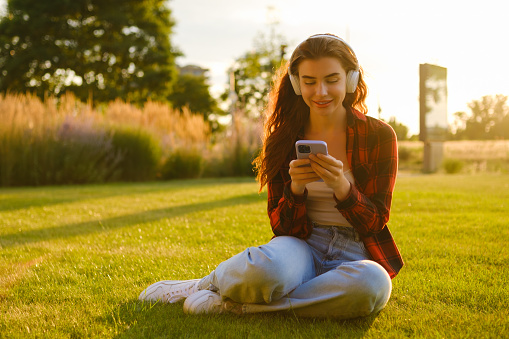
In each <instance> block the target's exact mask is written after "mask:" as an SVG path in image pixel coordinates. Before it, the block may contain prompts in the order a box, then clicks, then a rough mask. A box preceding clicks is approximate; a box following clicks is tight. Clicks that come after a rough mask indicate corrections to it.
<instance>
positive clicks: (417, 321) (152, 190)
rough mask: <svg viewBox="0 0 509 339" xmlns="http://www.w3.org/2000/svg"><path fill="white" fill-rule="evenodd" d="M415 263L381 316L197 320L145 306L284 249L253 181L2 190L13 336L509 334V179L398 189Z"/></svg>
mask: <svg viewBox="0 0 509 339" xmlns="http://www.w3.org/2000/svg"><path fill="white" fill-rule="evenodd" d="M390 228H391V231H392V233H393V235H394V237H395V239H396V241H397V243H398V245H399V247H400V250H401V252H402V254H403V257H404V259H405V262H406V266H405V267H404V268H403V270H402V271H401V272H400V274H399V275H398V276H397V277H396V278H395V279H394V280H393V293H392V297H391V300H390V301H389V304H388V305H387V307H386V308H385V309H384V310H383V311H382V312H381V313H380V314H379V315H378V316H376V317H369V318H365V319H354V320H348V321H337V320H332V319H298V318H295V317H293V316H292V315H291V314H257V315H248V316H236V315H208V316H187V315H185V314H184V313H183V311H182V304H172V305H161V304H156V305H150V304H146V303H145V304H144V303H140V302H138V301H137V297H138V295H139V293H140V292H141V291H142V290H143V289H144V288H145V287H146V286H148V285H149V284H151V283H153V282H156V281H158V280H163V279H189V278H200V277H202V276H204V275H206V274H208V273H209V272H210V271H211V270H213V269H214V267H215V266H216V265H217V264H219V263H220V262H221V261H224V260H225V259H228V258H229V257H231V256H232V255H234V254H236V253H237V252H240V251H242V250H243V249H244V248H245V247H247V246H253V245H260V244H263V243H265V242H267V241H268V240H269V239H270V238H271V235H272V233H271V231H270V226H269V223H268V218H267V214H266V193H262V194H258V193H257V185H256V183H255V182H254V181H253V179H222V180H216V179H214V180H192V181H174V182H164V183H162V182H158V183H141V184H109V185H98V186H66V187H41V188H16V189H0V255H1V256H0V338H4V337H6V338H10V337H26V336H29V335H32V336H34V337H48V338H55V337H57V338H58V337H66V338H69V337H71V338H78V337H101V338H109V337H132V338H140V337H168V338H180V337H186V338H193V337H203V338H267V337H269V338H342V337H344V338H360V337H366V338H404V337H432V338H435V337H436V338H500V337H504V336H505V337H508V336H509V288H508V282H509V250H508V240H509V176H507V175H476V176H460V175H454V176H447V175H430V176H404V177H400V178H398V182H397V186H396V192H395V196H394V201H393V208H392V215H391V221H390Z"/></svg>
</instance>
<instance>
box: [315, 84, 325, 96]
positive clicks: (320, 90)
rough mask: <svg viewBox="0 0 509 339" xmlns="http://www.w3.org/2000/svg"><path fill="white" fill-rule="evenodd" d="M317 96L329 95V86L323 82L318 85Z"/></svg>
mask: <svg viewBox="0 0 509 339" xmlns="http://www.w3.org/2000/svg"><path fill="white" fill-rule="evenodd" d="M316 94H317V95H322V96H323V95H326V94H327V86H326V85H325V84H324V83H323V82H320V83H318V86H317V88H316Z"/></svg>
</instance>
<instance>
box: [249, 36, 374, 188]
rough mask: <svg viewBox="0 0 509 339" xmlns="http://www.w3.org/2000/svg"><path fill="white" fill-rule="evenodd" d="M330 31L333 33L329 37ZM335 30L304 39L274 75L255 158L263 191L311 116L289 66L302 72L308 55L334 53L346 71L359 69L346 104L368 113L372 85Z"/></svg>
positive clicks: (328, 55) (315, 55) (311, 57)
mask: <svg viewBox="0 0 509 339" xmlns="http://www.w3.org/2000/svg"><path fill="white" fill-rule="evenodd" d="M326 35H329V36H331V38H328V37H327V36H326ZM334 37H335V36H334V35H332V34H325V35H320V36H319V37H315V36H311V37H309V38H308V39H307V40H305V41H303V42H302V43H301V44H300V45H299V46H297V48H296V49H295V51H294V52H293V54H292V56H291V58H290V60H289V61H288V63H287V64H286V65H282V67H280V68H279V70H278V71H277V72H276V75H275V76H274V85H273V87H272V90H271V91H270V94H269V104H268V107H267V110H266V111H265V115H266V116H265V124H264V130H263V136H262V141H263V146H262V150H261V152H260V154H259V155H258V157H257V158H256V159H255V160H254V161H253V164H254V165H255V168H256V170H257V178H256V179H257V180H258V183H259V185H260V191H261V190H262V189H263V187H264V186H265V185H266V184H267V182H268V181H269V180H271V179H272V178H274V177H275V176H276V175H277V173H278V172H279V170H280V169H281V167H282V166H283V165H284V164H285V162H286V161H287V160H288V158H289V156H290V155H291V154H292V151H293V148H294V144H295V141H297V139H298V135H299V134H301V133H303V132H304V127H305V126H306V124H307V122H308V119H309V107H308V105H307V104H306V103H305V102H304V100H303V99H302V96H299V95H297V94H295V91H294V90H293V87H292V84H291V82H290V77H289V75H288V70H290V73H291V74H293V75H294V76H296V77H298V75H299V72H298V71H299V65H300V63H301V62H302V61H304V60H307V59H313V60H316V59H319V58H323V57H333V58H336V59H338V60H339V62H340V63H341V65H342V66H343V68H344V69H345V71H346V72H347V73H348V72H349V71H350V70H355V69H358V70H359V82H358V84H357V88H356V89H355V91H354V93H346V96H345V99H344V101H343V106H344V107H345V108H346V109H356V110H358V111H360V112H361V113H364V114H366V113H367V111H368V109H367V106H366V103H365V101H366V96H367V94H368V88H367V86H366V83H365V82H364V73H363V70H362V68H361V67H360V66H359V67H358V61H357V58H356V57H355V54H354V53H353V51H350V49H349V48H348V46H347V45H346V44H344V43H343V42H341V41H339V40H338V39H335V38H334Z"/></svg>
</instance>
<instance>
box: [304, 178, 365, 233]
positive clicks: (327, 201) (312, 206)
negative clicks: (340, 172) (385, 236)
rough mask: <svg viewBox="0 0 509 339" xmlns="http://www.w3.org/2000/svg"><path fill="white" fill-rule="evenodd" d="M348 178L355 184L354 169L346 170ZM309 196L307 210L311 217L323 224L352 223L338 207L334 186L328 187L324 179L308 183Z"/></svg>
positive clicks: (344, 224) (340, 224) (345, 224)
mask: <svg viewBox="0 0 509 339" xmlns="http://www.w3.org/2000/svg"><path fill="white" fill-rule="evenodd" d="M344 174H345V177H346V179H347V180H348V181H349V182H350V183H351V184H352V185H355V178H354V177H353V174H352V171H351V170H348V171H346V172H344ZM306 188H307V190H308V197H307V199H306V210H307V213H308V216H309V218H310V219H311V220H312V221H314V222H316V223H318V224H321V225H335V226H350V227H352V225H350V223H349V222H348V221H347V220H346V219H345V217H343V215H342V214H341V213H340V212H339V211H338V210H337V209H336V207H335V206H336V200H334V192H333V191H332V188H329V187H327V185H326V184H325V183H324V182H323V181H315V182H312V183H309V184H307V185H306Z"/></svg>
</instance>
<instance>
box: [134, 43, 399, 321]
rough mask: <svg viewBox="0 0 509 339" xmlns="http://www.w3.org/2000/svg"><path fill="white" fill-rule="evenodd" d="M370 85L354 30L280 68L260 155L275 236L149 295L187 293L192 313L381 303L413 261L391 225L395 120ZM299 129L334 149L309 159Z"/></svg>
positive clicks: (341, 309) (332, 312) (304, 312)
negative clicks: (373, 99) (379, 113)
mask: <svg viewBox="0 0 509 339" xmlns="http://www.w3.org/2000/svg"><path fill="white" fill-rule="evenodd" d="M366 95H367V87H366V84H365V82H364V79H363V71H362V69H361V68H360V66H359V64H358V61H357V58H356V56H355V54H354V51H353V50H352V48H351V47H350V46H349V45H348V44H347V43H346V42H345V41H343V40H342V39H341V38H339V37H337V36H334V35H330V34H320V35H314V36H311V37H310V38H308V39H307V40H305V41H304V42H302V43H301V44H300V45H299V46H298V47H297V48H296V49H295V51H294V52H293V54H292V56H291V59H290V62H289V67H288V68H287V69H284V70H282V71H281V72H280V74H279V76H278V77H277V81H276V83H275V86H274V89H273V90H272V93H271V97H270V104H269V109H268V114H267V115H268V116H267V120H266V123H265V133H264V140H263V149H262V152H261V154H260V156H259V157H258V158H257V159H256V160H255V164H256V167H257V169H258V181H259V183H260V189H262V188H263V187H264V186H265V185H267V188H268V214H269V219H270V223H271V226H272V230H273V232H274V235H275V237H274V238H273V239H272V240H271V241H270V242H269V243H268V244H266V245H262V246H259V247H250V248H248V249H246V250H245V251H244V252H242V253H239V254H237V255H235V256H234V257H232V258H230V259H228V260H226V261H225V262H223V263H221V264H219V266H218V267H217V268H216V269H215V270H214V271H213V272H212V273H210V274H209V275H208V276H206V277H204V278H202V279H194V280H185V281H174V280H166V281H160V282H158V283H155V284H153V285H151V286H149V287H148V288H147V289H146V290H145V291H143V292H142V293H141V295H140V297H139V299H140V300H149V301H157V300H161V301H162V302H169V303H173V302H177V301H181V300H184V299H185V302H184V312H186V313H189V314H198V313H222V312H234V313H255V312H273V311H284V310H291V312H292V314H296V315H298V316H308V317H322V316H323V317H336V318H342V319H345V318H353V317H359V316H367V315H370V314H373V313H376V312H379V311H380V310H381V309H382V308H383V307H384V306H385V305H386V303H387V301H388V300H389V297H390V294H391V289H392V284H391V278H393V277H394V276H396V274H397V273H398V271H399V270H400V269H401V267H402V266H403V261H402V259H401V256H400V254H399V251H398V249H397V247H396V245H395V243H394V241H393V238H392V236H391V234H390V232H389V229H388V228H387V222H388V220H389V210H390V206H391V200H392V192H393V189H394V185H395V180H396V173H397V168H398V164H397V159H398V157H397V144H396V136H395V133H394V131H393V130H392V129H391V127H390V126H389V125H387V124H385V123H384V122H381V121H379V120H376V119H374V118H371V117H368V116H366V115H365V113H366V111H367V109H366V105H365V99H366ZM297 140H321V141H325V142H326V143H327V145H328V154H316V155H313V154H311V155H310V156H309V158H308V159H297V157H296V151H295V142H296V141H297Z"/></svg>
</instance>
